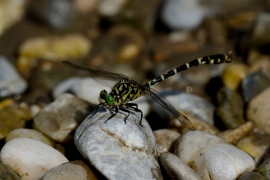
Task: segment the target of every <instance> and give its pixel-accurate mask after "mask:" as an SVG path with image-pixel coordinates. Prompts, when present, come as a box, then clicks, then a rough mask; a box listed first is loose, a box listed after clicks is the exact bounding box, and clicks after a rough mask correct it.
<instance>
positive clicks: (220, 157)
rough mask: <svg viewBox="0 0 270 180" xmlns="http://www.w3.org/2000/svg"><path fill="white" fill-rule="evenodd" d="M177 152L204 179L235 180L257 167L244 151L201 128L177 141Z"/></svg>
mask: <svg viewBox="0 0 270 180" xmlns="http://www.w3.org/2000/svg"><path fill="white" fill-rule="evenodd" d="M175 155H177V156H178V157H180V159H182V160H183V161H184V162H185V163H186V164H188V165H189V166H190V167H191V168H192V169H193V170H194V171H195V172H197V174H198V175H199V176H200V177H201V178H202V179H205V180H210V179H211V180H220V179H222V180H232V179H236V178H237V177H238V176H240V175H241V174H242V173H244V172H247V171H252V170H253V169H254V168H255V162H254V160H253V159H252V158H251V157H250V156H249V155H248V154H247V153H245V152H244V151H241V150H240V149H238V148H236V147H235V146H233V145H231V144H229V143H227V142H225V141H224V140H222V139H220V138H218V137H216V136H214V135H211V134H208V133H206V132H202V131H189V132H187V133H185V134H183V135H182V136H181V137H180V138H179V140H178V141H177V144H176V147H175Z"/></svg>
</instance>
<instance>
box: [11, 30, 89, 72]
mask: <svg viewBox="0 0 270 180" xmlns="http://www.w3.org/2000/svg"><path fill="white" fill-rule="evenodd" d="M91 47H92V44H91V42H90V41H89V40H88V39H87V38H86V37H84V36H82V35H80V34H69V35H65V36H61V37H60V36H43V37H34V38H28V39H27V40H26V41H24V42H23V43H22V45H21V46H20V47H19V57H18V59H17V61H16V67H17V69H18V71H19V72H20V73H21V74H22V75H23V77H29V76H30V73H31V68H32V66H33V64H35V63H36V62H35V61H36V60H37V59H46V60H50V61H64V60H73V59H79V58H83V57H84V56H85V55H86V54H87V53H88V52H89V50H90V49H91Z"/></svg>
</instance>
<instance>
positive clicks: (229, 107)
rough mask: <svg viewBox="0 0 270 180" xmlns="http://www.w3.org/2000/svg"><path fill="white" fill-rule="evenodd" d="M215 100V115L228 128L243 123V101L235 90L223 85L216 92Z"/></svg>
mask: <svg viewBox="0 0 270 180" xmlns="http://www.w3.org/2000/svg"><path fill="white" fill-rule="evenodd" d="M217 100H218V103H219V105H218V108H217V116H218V117H219V118H220V120H221V121H222V123H223V124H224V125H225V126H226V127H227V128H228V129H231V128H236V127H238V126H240V125H242V124H244V122H245V120H244V112H243V107H244V102H243V100H242V98H241V96H240V95H239V94H238V93H237V92H236V91H233V90H230V89H229V88H225V87H223V88H221V89H220V90H219V91H218V93H217Z"/></svg>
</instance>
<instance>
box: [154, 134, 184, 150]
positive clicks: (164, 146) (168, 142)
mask: <svg viewBox="0 0 270 180" xmlns="http://www.w3.org/2000/svg"><path fill="white" fill-rule="evenodd" d="M153 133H154V136H155V139H156V142H157V146H158V148H159V151H160V153H163V152H172V151H173V149H174V142H175V141H176V140H177V139H178V138H179V137H180V136H181V134H180V133H178V132H176V131H173V130H169V129H159V130H155V131H154V132H153Z"/></svg>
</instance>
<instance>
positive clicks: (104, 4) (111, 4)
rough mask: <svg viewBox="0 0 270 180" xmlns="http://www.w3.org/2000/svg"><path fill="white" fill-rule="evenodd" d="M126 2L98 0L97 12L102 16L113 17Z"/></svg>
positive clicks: (123, 0) (124, 0)
mask: <svg viewBox="0 0 270 180" xmlns="http://www.w3.org/2000/svg"><path fill="white" fill-rule="evenodd" d="M126 2H127V1H126V0H100V2H99V5H98V8H97V11H98V13H99V14H100V15H102V16H115V15H116V14H117V13H119V11H120V10H121V8H122V7H123V5H124V4H125V3H126Z"/></svg>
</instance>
